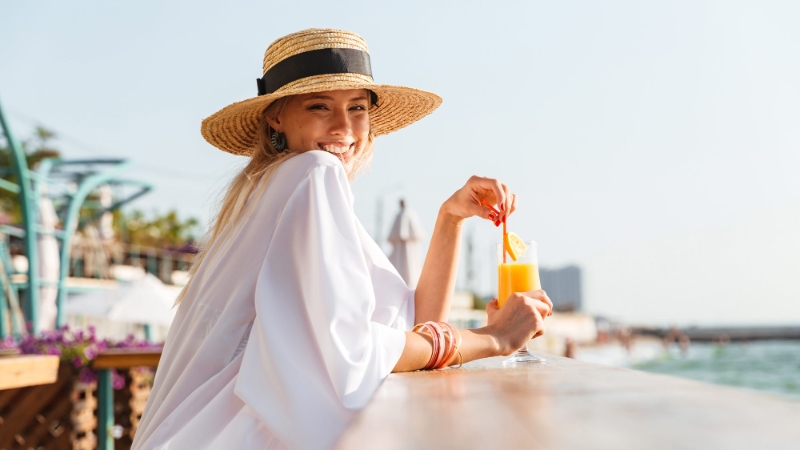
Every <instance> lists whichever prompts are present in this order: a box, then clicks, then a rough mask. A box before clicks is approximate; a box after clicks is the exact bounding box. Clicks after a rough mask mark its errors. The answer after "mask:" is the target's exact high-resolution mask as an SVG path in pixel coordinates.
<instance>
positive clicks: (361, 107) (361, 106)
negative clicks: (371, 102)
mask: <svg viewBox="0 0 800 450" xmlns="http://www.w3.org/2000/svg"><path fill="white" fill-rule="evenodd" d="M350 110H351V111H366V110H367V108H366V107H364V106H363V105H355V106H353V107H351V108H350Z"/></svg>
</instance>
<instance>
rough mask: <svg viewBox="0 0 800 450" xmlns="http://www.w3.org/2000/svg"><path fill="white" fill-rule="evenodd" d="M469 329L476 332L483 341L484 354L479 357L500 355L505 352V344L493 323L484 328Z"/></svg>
mask: <svg viewBox="0 0 800 450" xmlns="http://www.w3.org/2000/svg"><path fill="white" fill-rule="evenodd" d="M469 331H471V332H472V333H473V334H475V335H476V336H477V337H478V338H479V339H480V340H481V341H482V345H481V346H480V347H481V348H482V349H483V352H482V353H483V354H482V355H480V356H479V358H491V357H492V356H500V355H504V354H505V353H503V352H504V345H503V343H502V340H501V339H499V337H498V336H497V332H496V331H495V329H494V327H492V326H491V325H487V326H485V327H483V328H475V329H472V330H469Z"/></svg>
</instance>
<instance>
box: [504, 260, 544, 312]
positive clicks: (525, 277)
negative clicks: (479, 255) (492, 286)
mask: <svg viewBox="0 0 800 450" xmlns="http://www.w3.org/2000/svg"><path fill="white" fill-rule="evenodd" d="M541 288H542V283H541V281H539V268H538V267H537V266H536V264H533V263H509V264H498V266H497V302H498V306H499V307H500V308H502V307H503V305H505V304H506V300H508V297H509V296H510V295H511V294H513V293H515V292H526V291H533V290H537V289H541Z"/></svg>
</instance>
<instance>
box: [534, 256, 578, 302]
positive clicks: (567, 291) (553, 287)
mask: <svg viewBox="0 0 800 450" xmlns="http://www.w3.org/2000/svg"><path fill="white" fill-rule="evenodd" d="M539 276H540V278H541V280H542V289H544V290H545V291H547V296H548V297H550V300H552V301H553V309H555V310H556V311H580V310H581V307H582V306H583V298H582V296H581V268H580V267H578V266H567V267H563V268H561V269H556V270H551V269H539Z"/></svg>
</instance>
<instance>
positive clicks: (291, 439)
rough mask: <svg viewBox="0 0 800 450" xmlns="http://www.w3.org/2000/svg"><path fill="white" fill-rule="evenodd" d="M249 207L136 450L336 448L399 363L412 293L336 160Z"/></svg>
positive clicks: (197, 287) (289, 165)
mask: <svg viewBox="0 0 800 450" xmlns="http://www.w3.org/2000/svg"><path fill="white" fill-rule="evenodd" d="M248 203H249V207H250V209H249V211H248V214H247V216H246V217H241V218H240V220H239V221H238V223H237V224H236V225H235V226H234V227H233V228H230V229H227V230H225V231H224V232H223V236H224V238H220V239H218V240H217V242H215V243H214V244H213V246H212V247H211V248H210V249H209V253H208V255H207V256H206V258H205V260H204V261H203V263H202V265H201V266H200V267H199V270H198V271H197V273H196V275H195V278H194V280H193V281H192V283H191V286H190V288H189V290H188V291H187V293H186V296H185V298H184V299H183V301H182V302H181V304H180V306H179V308H178V311H177V314H176V316H175V321H174V322H173V324H172V326H171V328H170V330H169V335H168V336H167V339H166V343H165V346H164V351H163V354H162V357H161V362H160V364H159V366H158V370H157V372H156V377H155V384H154V386H153V390H152V392H151V394H150V398H149V399H148V401H147V406H146V407H145V410H144V415H143V416H142V420H141V422H140V424H139V429H138V431H137V433H136V438H135V439H134V442H133V447H132V448H133V450H141V449H148V450H149V449H165V450H166V449H169V450H184V449H191V450H197V449H206V448H208V449H228V448H231V449H233V448H235V449H285V448H291V449H325V448H330V447H332V446H333V445H334V444H335V443H336V439H337V438H338V436H339V435H340V434H341V433H342V432H343V431H344V429H345V428H346V426H347V424H348V422H349V421H350V419H351V418H352V417H353V415H354V414H355V413H356V412H357V411H358V410H359V409H360V408H363V407H364V406H365V405H366V403H367V402H368V401H369V399H370V397H371V396H372V394H373V393H374V392H375V390H376V389H377V388H378V386H379V385H380V384H381V382H382V381H383V380H384V379H385V378H386V376H387V375H388V374H389V373H390V372H391V371H392V368H394V366H395V364H396V363H397V361H398V360H399V359H400V354H401V353H402V351H403V347H404V346H405V333H404V331H410V329H411V327H412V326H413V321H414V291H412V290H410V289H409V288H408V286H406V284H405V282H404V281H403V279H402V278H400V276H399V275H398V273H397V271H396V270H395V269H394V267H393V266H392V265H391V263H390V262H389V260H388V259H387V258H386V256H385V255H384V254H383V252H382V251H381V249H380V248H379V247H378V246H377V244H375V242H374V241H373V240H372V239H371V238H370V237H369V235H368V234H367V232H366V231H365V230H364V227H363V226H362V225H361V223H360V222H359V221H358V219H357V218H356V216H355V213H354V212H353V195H352V192H351V190H350V184H349V183H348V180H347V175H346V174H345V171H344V168H343V167H342V164H341V163H340V162H339V160H338V159H337V158H336V157H335V156H333V155H331V154H329V153H326V152H323V151H309V152H306V153H303V154H300V155H298V156H295V157H292V158H290V159H289V160H287V161H285V162H283V164H281V166H279V167H278V168H277V170H276V171H275V173H274V175H273V176H272V178H271V179H270V180H269V181H268V182H267V185H266V186H264V189H259V190H256V191H255V193H254V194H253V195H252V196H251V198H250V199H249V200H248Z"/></svg>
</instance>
